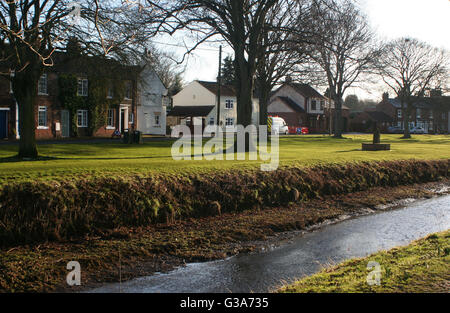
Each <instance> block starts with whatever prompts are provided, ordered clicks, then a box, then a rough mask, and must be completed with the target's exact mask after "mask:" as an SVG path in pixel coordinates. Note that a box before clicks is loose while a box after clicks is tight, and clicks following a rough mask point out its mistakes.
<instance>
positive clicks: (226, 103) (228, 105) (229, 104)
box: [225, 99, 234, 109]
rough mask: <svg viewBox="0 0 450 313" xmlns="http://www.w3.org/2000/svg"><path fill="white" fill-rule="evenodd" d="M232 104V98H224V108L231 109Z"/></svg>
mask: <svg viewBox="0 0 450 313" xmlns="http://www.w3.org/2000/svg"><path fill="white" fill-rule="evenodd" d="M233 105H234V101H233V100H230V99H227V100H225V108H226V109H232V108H233Z"/></svg>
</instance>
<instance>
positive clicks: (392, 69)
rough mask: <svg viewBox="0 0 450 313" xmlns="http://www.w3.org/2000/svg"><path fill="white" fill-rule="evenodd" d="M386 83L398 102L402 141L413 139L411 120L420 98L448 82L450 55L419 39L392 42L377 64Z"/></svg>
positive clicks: (379, 73) (378, 70)
mask: <svg viewBox="0 0 450 313" xmlns="http://www.w3.org/2000/svg"><path fill="white" fill-rule="evenodd" d="M376 70H377V73H378V75H380V76H381V77H382V79H383V81H384V82H385V83H386V85H387V86H389V88H390V89H392V90H393V91H394V92H395V94H396V95H397V97H398V98H399V100H400V102H401V106H402V116H403V123H404V135H403V138H411V134H410V130H409V118H410V114H411V110H412V108H413V104H414V102H415V101H417V97H421V96H423V95H424V93H425V90H426V89H428V88H430V87H436V86H439V84H440V83H441V82H443V83H444V84H445V80H446V79H448V53H447V52H446V51H444V50H442V49H438V48H434V47H431V46H430V45H428V44H426V43H423V42H420V41H418V40H416V39H409V38H401V39H396V40H393V41H392V42H390V43H388V44H387V45H386V47H385V48H384V51H383V54H382V55H381V57H380V58H379V60H378V62H377V64H376Z"/></svg>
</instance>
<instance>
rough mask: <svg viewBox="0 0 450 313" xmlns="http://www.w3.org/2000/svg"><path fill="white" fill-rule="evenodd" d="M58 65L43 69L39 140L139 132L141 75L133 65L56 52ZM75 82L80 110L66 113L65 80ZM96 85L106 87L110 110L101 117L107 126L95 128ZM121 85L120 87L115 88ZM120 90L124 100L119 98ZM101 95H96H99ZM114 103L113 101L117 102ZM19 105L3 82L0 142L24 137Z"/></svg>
mask: <svg viewBox="0 0 450 313" xmlns="http://www.w3.org/2000/svg"><path fill="white" fill-rule="evenodd" d="M53 62H54V66H53V67H49V68H48V69H46V70H45V72H44V74H43V75H42V76H41V78H40V79H39V83H38V96H37V98H36V104H35V123H36V125H35V126H36V138H37V139H55V138H67V137H73V136H78V137H85V136H95V137H111V136H112V134H113V133H114V131H115V130H119V131H121V132H123V131H124V130H126V129H135V128H136V127H137V125H136V124H137V119H136V107H137V105H138V103H137V99H138V92H137V80H138V77H139V76H138V74H139V70H138V67H135V66H133V67H132V66H123V65H121V64H120V63H118V62H116V61H114V60H111V59H105V58H94V57H84V56H72V55H69V54H67V53H55V54H54V56H53ZM67 76H70V77H72V79H73V80H75V79H76V81H75V84H76V86H75V88H76V98H77V99H78V100H79V102H80V103H85V104H84V105H80V106H79V107H77V108H76V109H73V108H71V109H70V108H68V105H67V103H63V101H62V100H61V99H62V97H61V94H62V93H63V91H62V90H61V78H62V77H67ZM93 80H96V81H97V82H103V83H105V84H107V85H108V86H107V87H105V88H103V90H104V93H105V95H104V97H105V99H106V102H103V103H104V104H103V105H105V104H106V108H105V107H104V111H103V112H102V113H101V114H99V115H101V116H102V119H103V120H104V122H103V123H102V125H99V126H96V127H94V126H93V115H94V110H93V109H92V108H91V107H90V105H89V103H90V100H89V99H91V97H94V96H95V95H92V93H93V92H91V89H92V88H93V87H92V86H91V85H93ZM113 81H115V82H120V83H114V84H113V83H112V82H113ZM119 84H120V86H121V88H120V91H121V97H120V99H118V96H117V97H115V95H114V92H115V91H116V89H117V88H115V87H113V85H119ZM97 96H98V95H97ZM116 98H117V101H116V103H113V102H114V101H113V99H116ZM18 125H19V122H18V105H17V103H16V101H15V99H14V95H13V93H12V88H11V84H10V81H9V80H8V79H7V78H5V77H0V139H6V138H8V139H17V138H19V137H20V131H19V130H18V129H19V126H18Z"/></svg>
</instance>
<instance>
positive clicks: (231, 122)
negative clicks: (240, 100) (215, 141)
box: [225, 117, 234, 126]
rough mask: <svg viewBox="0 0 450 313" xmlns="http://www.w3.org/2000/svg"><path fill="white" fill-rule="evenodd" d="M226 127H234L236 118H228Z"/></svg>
mask: <svg viewBox="0 0 450 313" xmlns="http://www.w3.org/2000/svg"><path fill="white" fill-rule="evenodd" d="M225 125H226V126H233V125H234V118H231V117H228V118H226V120H225Z"/></svg>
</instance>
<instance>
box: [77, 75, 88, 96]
mask: <svg viewBox="0 0 450 313" xmlns="http://www.w3.org/2000/svg"><path fill="white" fill-rule="evenodd" d="M77 95H78V96H81V97H87V96H88V80H87V79H86V78H79V79H78V90H77Z"/></svg>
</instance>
